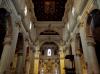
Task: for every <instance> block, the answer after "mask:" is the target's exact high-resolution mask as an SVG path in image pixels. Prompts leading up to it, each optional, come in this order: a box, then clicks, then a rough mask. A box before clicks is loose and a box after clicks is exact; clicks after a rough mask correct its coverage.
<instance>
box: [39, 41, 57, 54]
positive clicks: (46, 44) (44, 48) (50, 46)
mask: <svg viewBox="0 0 100 74" xmlns="http://www.w3.org/2000/svg"><path fill="white" fill-rule="evenodd" d="M49 49H50V50H51V51H53V54H54V55H57V54H58V51H59V46H58V45H57V44H56V43H55V42H44V43H43V44H42V45H41V46H40V52H41V54H42V55H44V53H45V54H46V52H48V50H49ZM51 51H50V53H51Z"/></svg>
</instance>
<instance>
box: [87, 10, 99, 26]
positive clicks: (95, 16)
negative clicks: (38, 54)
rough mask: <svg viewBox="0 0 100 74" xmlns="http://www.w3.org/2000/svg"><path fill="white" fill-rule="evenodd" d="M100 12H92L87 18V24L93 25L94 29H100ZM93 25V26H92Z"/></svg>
mask: <svg viewBox="0 0 100 74" xmlns="http://www.w3.org/2000/svg"><path fill="white" fill-rule="evenodd" d="M99 21H100V10H99V9H94V10H92V11H91V12H90V13H89V14H88V17H87V24H88V25H91V26H92V27H93V28H96V27H100V22H99ZM91 23H92V24H91Z"/></svg>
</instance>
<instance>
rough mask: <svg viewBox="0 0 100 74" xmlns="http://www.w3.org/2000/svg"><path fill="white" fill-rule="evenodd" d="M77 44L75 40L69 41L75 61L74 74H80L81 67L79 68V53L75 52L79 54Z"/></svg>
mask: <svg viewBox="0 0 100 74" xmlns="http://www.w3.org/2000/svg"><path fill="white" fill-rule="evenodd" d="M73 37H75V36H73ZM76 43H77V44H76ZM78 44H79V43H78V42H76V39H75V38H73V39H72V41H71V46H72V54H73V55H74V60H75V69H76V74H82V67H81V62H80V53H77V51H78V52H79V50H78V49H77V48H76V46H77V45H78Z"/></svg>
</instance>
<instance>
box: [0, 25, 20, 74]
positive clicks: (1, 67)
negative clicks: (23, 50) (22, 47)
mask: <svg viewBox="0 0 100 74" xmlns="http://www.w3.org/2000/svg"><path fill="white" fill-rule="evenodd" d="M18 32H19V30H18V27H17V26H16V27H14V28H13V33H12V34H8V35H6V37H5V40H4V48H3V52H2V56H1V60H0V74H3V73H4V72H5V71H6V70H7V69H8V68H9V66H10V63H11V61H12V59H13V57H14V54H15V48H16V43H17V37H18Z"/></svg>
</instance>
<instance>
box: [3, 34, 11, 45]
mask: <svg viewBox="0 0 100 74" xmlns="http://www.w3.org/2000/svg"><path fill="white" fill-rule="evenodd" d="M3 44H4V45H5V44H9V45H10V44H11V36H10V35H6V37H5V39H4V43H3Z"/></svg>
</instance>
